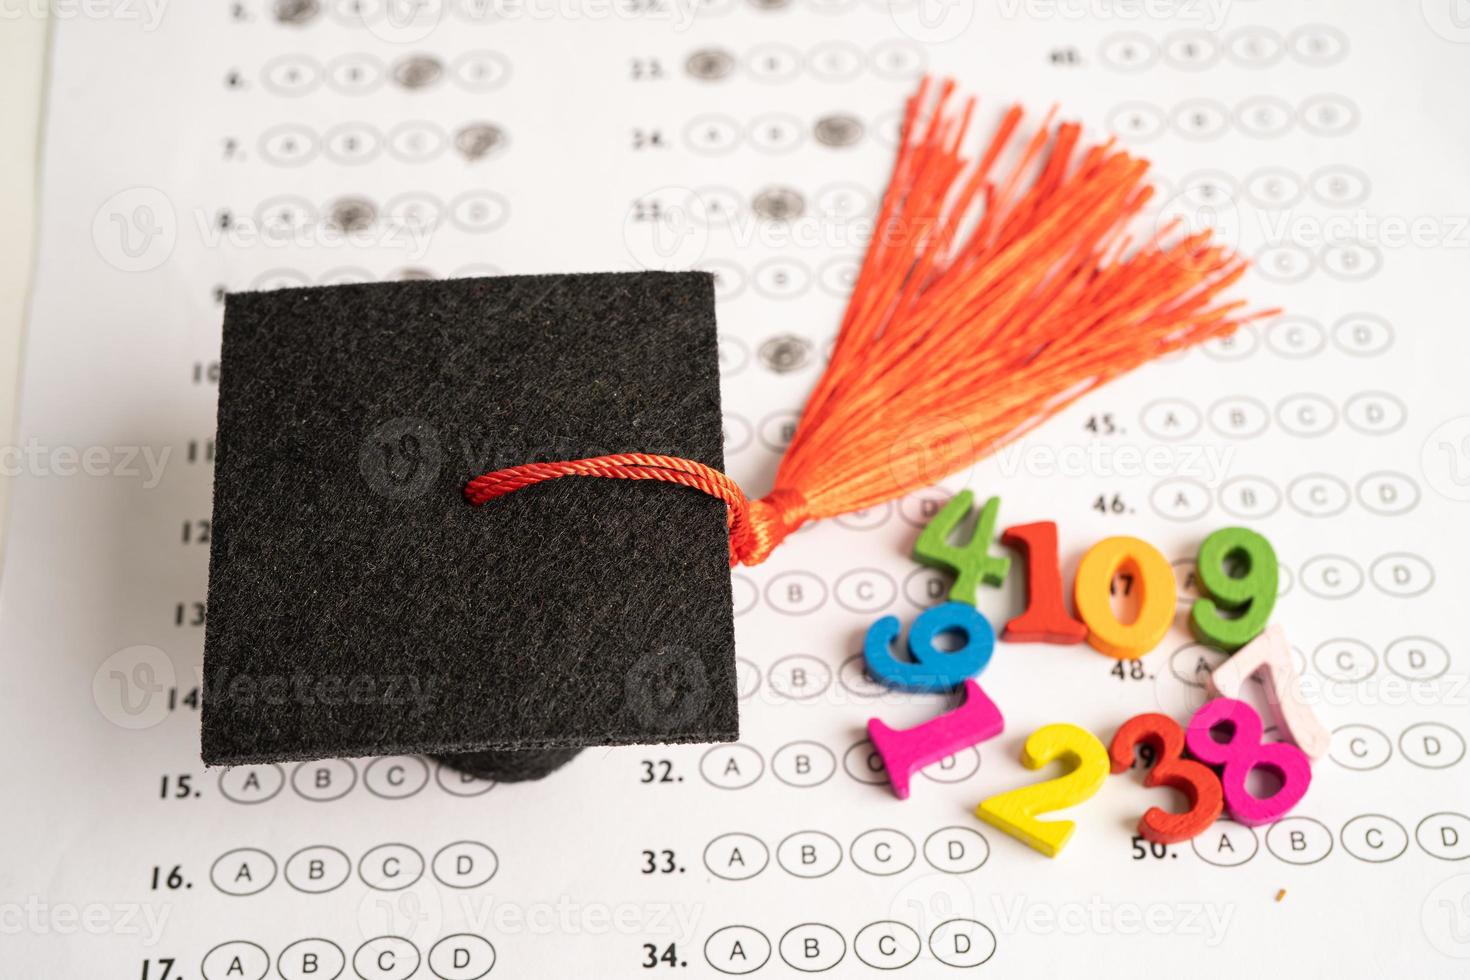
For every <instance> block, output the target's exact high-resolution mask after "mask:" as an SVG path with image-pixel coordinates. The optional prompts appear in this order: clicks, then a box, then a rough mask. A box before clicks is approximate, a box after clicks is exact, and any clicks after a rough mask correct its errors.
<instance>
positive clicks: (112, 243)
mask: <svg viewBox="0 0 1470 980" xmlns="http://www.w3.org/2000/svg"><path fill="white" fill-rule="evenodd" d="M178 239H179V224H178V219H177V218H176V217H175V215H174V206H173V202H171V201H170V200H169V199H168V197H167V195H165V194H164V193H163V191H160V190H159V189H158V188H156V187H129V188H128V189H127V190H123V191H118V192H117V193H116V194H114V195H112V196H111V197H109V198H108V199H107V200H106V201H103V202H102V206H101V207H99V208H98V209H97V213H96V215H95V216H94V217H93V218H92V244H93V245H95V246H96V247H97V254H99V255H101V256H102V258H103V260H104V261H106V262H107V264H108V265H110V266H112V267H113V268H115V269H120V270H122V271H123V272H147V271H148V270H150V269H156V268H158V267H159V266H161V265H163V263H164V262H167V261H168V257H169V256H170V255H172V254H173V251H174V245H175V244H177V242H178Z"/></svg>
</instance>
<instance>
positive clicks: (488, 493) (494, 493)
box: [464, 453, 806, 565]
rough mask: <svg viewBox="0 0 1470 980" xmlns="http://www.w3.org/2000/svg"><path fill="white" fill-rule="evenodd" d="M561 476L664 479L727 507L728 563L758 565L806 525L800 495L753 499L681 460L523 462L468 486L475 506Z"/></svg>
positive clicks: (632, 457)
mask: <svg viewBox="0 0 1470 980" xmlns="http://www.w3.org/2000/svg"><path fill="white" fill-rule="evenodd" d="M563 476H600V477H612V478H616V479H622V480H662V481H664V482H666V483H677V484H679V485H680V486H685V487H690V488H692V489H695V490H698V491H700V492H701V493H707V494H709V495H710V496H711V497H716V498H718V499H720V500H723V501H724V502H725V507H726V508H727V510H728V522H729V527H730V564H731V565H740V564H744V565H758V564H760V563H761V562H763V561H765V560H766V557H767V556H768V555H770V553H771V550H772V549H773V548H775V547H776V545H777V544H779V543H780V541H781V540H782V539H783V538H785V537H786V535H788V534H790V533H791V532H792V531H794V530H795V529H796V528H797V527H799V526H801V524H802V523H804V522H805V521H806V509H805V507H804V505H803V503H802V501H801V499H800V495H799V494H795V493H793V492H791V491H776V492H775V493H772V494H771V495H770V496H769V497H766V498H765V499H762V500H751V499H750V498H748V497H747V496H745V492H744V491H742V490H741V489H740V487H739V486H737V485H736V483H735V481H734V480H732V479H730V478H729V477H728V476H726V475H725V474H724V473H721V472H720V471H719V470H717V469H714V468H713V467H709V466H706V465H704V464H703V463H697V462H695V461H694V460H692V459H683V458H681V457H678V456H657V455H651V454H648V453H616V454H613V455H611V456H594V457H591V458H588V459H573V460H568V461H566V462H560V463H525V464H523V465H521V466H512V467H509V468H507V469H503V470H496V471H495V472H493V473H485V474H483V475H481V476H477V477H475V478H474V479H473V480H471V481H470V482H469V483H467V484H465V488H464V495H465V498H466V499H468V500H469V502H470V503H472V504H474V505H475V506H477V507H478V506H479V505H480V504H483V503H486V502H487V501H490V500H494V499H495V498H496V497H503V496H505V495H506V494H508V493H514V492H515V491H517V490H520V489H522V488H523V487H529V486H531V485H532V484H536V483H541V482H544V481H546V480H555V479H558V478H560V477H563Z"/></svg>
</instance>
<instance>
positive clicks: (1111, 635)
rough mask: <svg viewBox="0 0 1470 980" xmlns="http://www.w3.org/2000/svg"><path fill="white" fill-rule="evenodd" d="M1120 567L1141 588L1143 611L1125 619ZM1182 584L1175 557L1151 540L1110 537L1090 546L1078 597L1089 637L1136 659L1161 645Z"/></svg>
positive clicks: (1079, 574) (1113, 653)
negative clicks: (1117, 598) (1118, 590)
mask: <svg viewBox="0 0 1470 980" xmlns="http://www.w3.org/2000/svg"><path fill="white" fill-rule="evenodd" d="M1120 571H1125V572H1131V573H1132V574H1131V577H1126V578H1125V581H1127V582H1128V583H1129V584H1128V586H1127V587H1128V588H1130V589H1136V590H1137V592H1138V615H1137V616H1136V617H1135V618H1134V620H1133V622H1131V623H1123V622H1120V621H1119V620H1118V617H1117V616H1116V615H1114V613H1113V601H1112V586H1113V577H1114V576H1115V575H1117V574H1118V573H1119V572H1120ZM1176 599H1177V589H1176V587H1175V585H1174V570H1173V569H1172V568H1170V567H1169V560H1168V559H1167V558H1165V557H1164V556H1163V555H1161V554H1159V550H1158V549H1157V548H1155V547H1154V546H1153V545H1151V544H1149V543H1148V542H1147V541H1140V540H1139V539H1138V538H1128V537H1116V538H1104V539H1103V540H1101V541H1099V542H1098V543H1097V544H1095V545H1093V546H1092V547H1091V548H1090V549H1088V552H1087V554H1085V555H1083V556H1082V561H1081V563H1080V564H1079V565H1078V566H1077V578H1076V580H1075V581H1074V582H1073V602H1074V603H1076V605H1077V614H1078V615H1079V616H1081V617H1082V621H1083V622H1084V623H1086V624H1087V642H1088V643H1090V644H1092V646H1093V647H1094V648H1096V649H1097V650H1100V651H1102V652H1103V653H1106V654H1107V655H1108V656H1110V657H1117V658H1118V659H1119V660H1133V659H1136V658H1138V657H1141V656H1143V655H1144V654H1145V653H1148V652H1149V651H1150V650H1152V649H1153V648H1154V647H1156V646H1158V643H1159V641H1160V640H1162V639H1163V638H1164V634H1165V633H1167V632H1169V626H1170V624H1172V623H1173V622H1174V603H1175V600H1176Z"/></svg>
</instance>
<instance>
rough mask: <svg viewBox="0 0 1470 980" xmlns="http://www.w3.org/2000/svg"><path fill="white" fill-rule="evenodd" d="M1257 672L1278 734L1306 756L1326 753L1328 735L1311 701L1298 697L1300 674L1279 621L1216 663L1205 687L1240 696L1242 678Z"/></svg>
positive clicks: (1223, 694)
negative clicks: (1228, 657) (1221, 662)
mask: <svg viewBox="0 0 1470 980" xmlns="http://www.w3.org/2000/svg"><path fill="white" fill-rule="evenodd" d="M1258 674H1259V675H1260V678H1261V684H1262V685H1263V686H1264V687H1265V688H1266V700H1267V701H1269V702H1270V705H1271V713H1272V714H1273V715H1275V720H1276V724H1277V726H1278V727H1279V728H1280V729H1281V732H1282V734H1284V735H1285V736H1286V737H1287V738H1289V739H1291V741H1293V742H1295V743H1296V747H1297V748H1299V749H1301V750H1302V751H1303V752H1305V753H1306V754H1307V757H1308V758H1310V759H1321V758H1323V757H1324V756H1326V755H1327V750H1328V748H1329V747H1330V746H1331V744H1332V735H1331V733H1330V732H1328V731H1327V729H1326V728H1324V727H1322V723H1321V722H1320V721H1318V720H1317V715H1316V713H1315V712H1314V711H1312V707H1311V705H1309V704H1307V702H1306V701H1304V700H1303V699H1302V691H1301V678H1300V677H1298V676H1297V672H1296V668H1295V667H1293V666H1292V664H1291V645H1290V644H1288V643H1287V642H1286V631H1285V630H1283V629H1282V628H1281V627H1280V626H1279V625H1275V624H1273V625H1271V626H1267V627H1266V629H1265V630H1264V631H1263V632H1262V633H1261V635H1260V636H1258V637H1256V638H1255V639H1254V640H1252V641H1251V642H1250V643H1248V644H1246V645H1245V646H1243V647H1241V648H1240V649H1239V650H1237V651H1235V652H1234V653H1233V654H1231V655H1230V659H1228V660H1226V661H1225V662H1224V663H1223V664H1221V665H1220V666H1219V667H1216V668H1215V671H1214V673H1212V674H1210V677H1209V681H1208V687H1209V690H1210V693H1211V694H1213V695H1214V696H1215V697H1221V698H1235V699H1237V700H1243V699H1244V695H1243V693H1242V692H1243V691H1244V690H1245V682H1246V681H1248V680H1250V679H1251V678H1252V677H1254V676H1256V675H1258Z"/></svg>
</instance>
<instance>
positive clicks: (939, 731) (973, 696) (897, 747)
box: [868, 680, 1005, 800]
mask: <svg viewBox="0 0 1470 980" xmlns="http://www.w3.org/2000/svg"><path fill="white" fill-rule="evenodd" d="M964 691H965V703H964V704H962V705H960V706H959V707H958V708H955V709H954V710H953V711H947V712H945V713H944V714H942V715H940V716H939V717H938V718H934V719H931V720H929V721H926V722H924V723H923V724H922V725H916V726H914V727H913V728H901V729H900V728H889V727H888V726H887V725H885V724H884V723H883V722H882V721H880V720H879V719H877V718H870V719H868V738H869V739H871V740H872V742H873V748H875V749H877V750H878V755H880V756H881V757H882V758H883V765H884V767H885V768H886V769H887V770H888V782H889V784H890V785H892V786H893V795H894V796H897V797H898V798H899V799H900V800H906V799H908V798H909V780H910V779H911V778H913V775H914V773H916V772H918V771H919V770H920V769H922V768H924V767H925V766H927V765H928V764H929V763H931V762H938V761H939V760H940V759H943V758H946V757H948V756H951V755H954V754H955V753H956V752H958V751H960V750H961V749H966V748H969V747H970V746H971V745H978V744H979V743H981V742H984V741H986V740H987V739H992V738H995V736H997V735H999V734H1000V733H1001V732H1003V731H1005V719H1004V718H1003V717H1001V713H1000V709H999V708H997V707H996V706H995V702H993V701H991V700H990V698H988V697H987V696H986V695H985V692H984V691H982V690H981V689H980V685H979V684H976V683H975V682H974V681H970V680H967V681H965V684H964Z"/></svg>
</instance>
